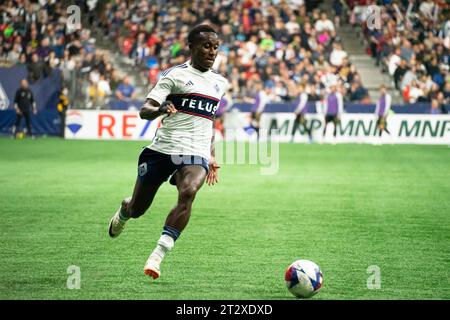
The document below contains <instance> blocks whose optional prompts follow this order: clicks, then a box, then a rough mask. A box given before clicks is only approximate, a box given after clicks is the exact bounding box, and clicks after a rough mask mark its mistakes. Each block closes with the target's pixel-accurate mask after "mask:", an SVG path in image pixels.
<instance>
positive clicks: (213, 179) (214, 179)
mask: <svg viewBox="0 0 450 320" xmlns="http://www.w3.org/2000/svg"><path fill="white" fill-rule="evenodd" d="M208 166H209V172H208V175H207V176H206V183H207V184H208V185H209V186H212V185H215V184H216V183H218V182H219V172H218V170H219V168H220V166H219V165H218V164H217V162H216V159H214V157H211V159H210V161H209V165H208Z"/></svg>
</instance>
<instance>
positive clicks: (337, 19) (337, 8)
mask: <svg viewBox="0 0 450 320" xmlns="http://www.w3.org/2000/svg"><path fill="white" fill-rule="evenodd" d="M343 7H344V2H343V0H333V10H334V25H335V26H336V28H339V27H340V25H341V18H342V11H343Z"/></svg>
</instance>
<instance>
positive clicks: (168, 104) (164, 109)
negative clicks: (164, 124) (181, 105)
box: [159, 101, 177, 114]
mask: <svg viewBox="0 0 450 320" xmlns="http://www.w3.org/2000/svg"><path fill="white" fill-rule="evenodd" d="M159 112H161V113H166V114H173V113H176V112H177V108H175V106H174V105H173V103H172V101H164V102H163V103H161V106H160V107H159Z"/></svg>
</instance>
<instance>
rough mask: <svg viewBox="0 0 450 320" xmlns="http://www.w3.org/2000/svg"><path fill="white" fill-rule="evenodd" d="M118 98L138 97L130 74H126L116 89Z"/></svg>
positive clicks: (129, 98)
mask: <svg viewBox="0 0 450 320" xmlns="http://www.w3.org/2000/svg"><path fill="white" fill-rule="evenodd" d="M115 94H116V98H117V99H119V100H122V101H129V100H133V99H135V97H136V92H135V88H134V86H133V85H132V84H131V80H130V78H129V77H128V76H125V77H124V78H123V80H122V83H121V84H119V86H118V87H117V90H116V93H115Z"/></svg>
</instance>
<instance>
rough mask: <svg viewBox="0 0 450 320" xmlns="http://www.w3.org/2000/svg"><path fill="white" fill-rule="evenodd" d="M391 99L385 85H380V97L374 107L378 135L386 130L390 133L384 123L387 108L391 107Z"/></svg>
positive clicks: (387, 111)
mask: <svg viewBox="0 0 450 320" xmlns="http://www.w3.org/2000/svg"><path fill="white" fill-rule="evenodd" d="M391 101H392V97H391V95H390V94H389V93H387V91H386V86H385V85H381V86H380V98H379V99H378V102H377V106H376V108H375V115H376V116H377V117H378V120H377V128H378V135H379V136H380V137H381V135H382V134H383V131H386V132H387V133H388V134H391V133H390V132H389V130H388V129H387V123H386V120H387V115H388V113H389V110H390V109H391Z"/></svg>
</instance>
